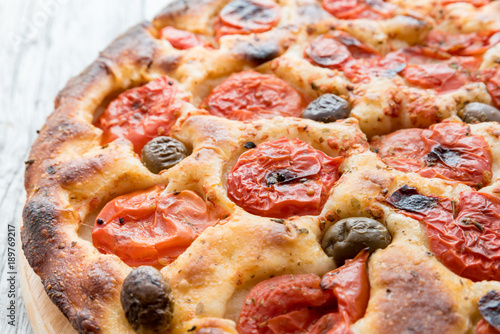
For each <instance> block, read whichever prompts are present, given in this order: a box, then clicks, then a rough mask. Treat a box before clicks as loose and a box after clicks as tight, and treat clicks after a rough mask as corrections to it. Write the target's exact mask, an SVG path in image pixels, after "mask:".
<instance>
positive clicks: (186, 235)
mask: <svg viewBox="0 0 500 334" xmlns="http://www.w3.org/2000/svg"><path fill="white" fill-rule="evenodd" d="M164 188H165V187H164V186H155V187H152V188H149V189H146V190H141V191H136V192H133V193H131V194H128V195H124V196H120V197H117V198H115V199H114V200H112V201H111V202H109V203H108V204H106V206H104V208H103V209H102V211H101V212H100V213H99V215H98V216H97V219H96V221H95V224H94V229H93V231H92V241H93V243H94V246H95V247H96V248H97V249H98V250H99V251H100V252H101V253H105V254H115V255H117V256H118V257H119V258H120V259H122V260H123V262H125V263H127V264H128V265H130V266H141V265H150V266H155V267H161V266H165V265H167V264H169V263H170V262H172V261H173V260H175V259H176V258H177V257H178V256H179V255H181V254H182V253H183V252H184V251H185V250H186V248H188V247H189V246H190V245H191V243H192V242H193V241H194V240H195V239H196V238H197V237H198V235H200V234H201V232H203V231H204V230H205V229H206V228H207V227H209V226H212V225H213V224H214V223H215V222H216V220H215V219H214V218H213V217H211V216H210V213H209V212H208V208H207V206H206V204H205V202H204V201H203V200H202V199H201V198H200V196H198V195H197V194H195V193H194V192H192V191H188V190H185V191H182V192H180V193H178V194H174V193H169V194H163V190H164Z"/></svg>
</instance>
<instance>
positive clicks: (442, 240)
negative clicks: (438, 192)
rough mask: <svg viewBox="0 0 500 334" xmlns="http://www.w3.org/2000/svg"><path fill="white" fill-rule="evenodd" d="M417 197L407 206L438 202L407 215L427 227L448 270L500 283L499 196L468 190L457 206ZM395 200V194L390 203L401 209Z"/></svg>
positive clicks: (449, 202) (448, 202) (435, 251)
mask: <svg viewBox="0 0 500 334" xmlns="http://www.w3.org/2000/svg"><path fill="white" fill-rule="evenodd" d="M413 196H420V197H421V198H419V199H418V200H417V199H415V200H412V199H408V198H406V199H405V201H406V203H424V202H425V201H424V200H422V198H427V199H433V200H434V204H433V205H428V206H427V207H425V208H423V209H421V210H412V209H408V210H410V212H409V211H403V213H404V214H406V215H408V216H410V217H413V218H415V219H418V220H420V221H421V222H422V223H424V224H425V225H426V229H427V234H428V236H429V240H430V249H431V251H432V252H433V253H434V254H435V255H436V257H437V258H438V259H439V260H440V261H441V262H442V263H443V264H444V265H445V266H446V267H447V268H448V269H450V270H451V271H453V272H454V273H455V274H457V275H460V276H462V277H465V278H468V279H471V280H473V281H482V280H496V281H498V280H500V199H499V198H498V197H495V196H492V195H489V194H486V193H480V192H477V191H467V192H463V193H461V194H460V198H459V202H458V204H456V203H454V202H452V201H451V200H449V199H441V198H437V197H429V196H422V195H413ZM394 198H395V197H394V194H393V195H392V196H391V197H390V198H389V199H388V202H389V203H391V204H393V205H395V206H396V207H398V206H397V202H396V201H395V200H394ZM400 203H403V202H400ZM398 208H401V207H398ZM403 209H404V208H403ZM411 211H413V212H411ZM455 217H456V218H455Z"/></svg>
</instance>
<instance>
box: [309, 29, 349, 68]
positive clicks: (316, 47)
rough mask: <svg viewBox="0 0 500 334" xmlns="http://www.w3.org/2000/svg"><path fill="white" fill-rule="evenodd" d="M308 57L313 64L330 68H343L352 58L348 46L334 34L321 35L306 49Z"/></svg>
mask: <svg viewBox="0 0 500 334" xmlns="http://www.w3.org/2000/svg"><path fill="white" fill-rule="evenodd" d="M305 56H306V58H307V59H308V60H309V61H310V62H311V63H313V64H315V65H319V66H322V67H328V68H330V69H342V68H343V65H344V64H345V63H347V62H348V61H349V60H351V59H352V57H351V53H350V52H349V50H348V49H347V47H346V46H345V45H344V44H342V43H341V42H339V41H337V40H336V39H335V38H334V37H332V36H328V35H325V36H319V37H318V38H316V39H315V40H314V41H313V42H312V43H311V44H310V45H309V46H308V47H307V48H306V50H305Z"/></svg>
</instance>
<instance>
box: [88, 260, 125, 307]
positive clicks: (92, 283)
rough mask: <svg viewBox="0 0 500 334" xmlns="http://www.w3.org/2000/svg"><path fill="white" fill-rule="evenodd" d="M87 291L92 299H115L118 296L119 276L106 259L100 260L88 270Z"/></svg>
mask: <svg viewBox="0 0 500 334" xmlns="http://www.w3.org/2000/svg"><path fill="white" fill-rule="evenodd" d="M86 272H87V273H86V285H85V287H84V288H85V291H87V294H88V295H89V297H90V298H91V299H92V298H94V299H97V298H98V299H99V300H107V299H113V297H115V296H116V295H117V294H118V292H117V291H118V281H117V280H116V277H117V274H116V273H115V272H114V270H113V267H112V266H110V265H109V263H108V262H107V261H106V260H104V259H99V260H97V261H96V262H95V263H93V264H91V265H90V266H89V267H88V268H87V270H86Z"/></svg>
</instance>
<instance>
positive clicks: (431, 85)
mask: <svg viewBox="0 0 500 334" xmlns="http://www.w3.org/2000/svg"><path fill="white" fill-rule="evenodd" d="M433 61H436V60H433ZM480 63H481V62H480V60H479V59H478V58H475V57H453V58H451V59H449V60H446V61H440V62H434V63H428V64H420V65H416V64H408V65H407V66H406V68H405V69H404V70H403V71H402V72H401V75H402V76H403V77H404V78H405V79H406V81H407V82H409V83H411V84H413V85H415V86H419V87H421V88H426V89H434V90H436V91H437V92H440V93H444V92H448V91H451V90H456V89H458V88H460V87H462V86H463V85H465V84H466V83H468V82H471V81H473V80H474V75H475V71H476V70H477V69H478V68H479V65H480Z"/></svg>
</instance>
